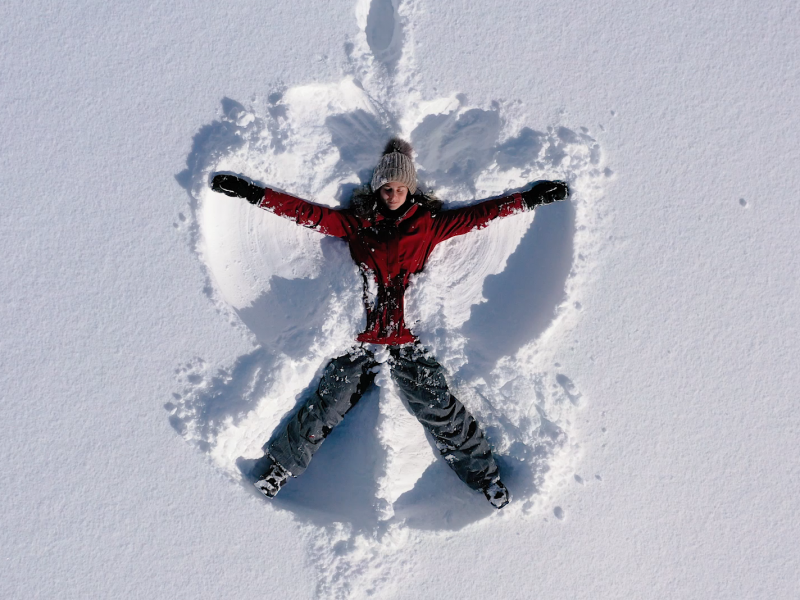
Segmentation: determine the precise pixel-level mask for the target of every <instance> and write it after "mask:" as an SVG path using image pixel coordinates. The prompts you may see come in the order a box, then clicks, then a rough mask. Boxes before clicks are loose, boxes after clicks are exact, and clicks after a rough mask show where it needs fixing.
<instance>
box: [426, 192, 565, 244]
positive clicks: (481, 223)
mask: <svg viewBox="0 0 800 600" xmlns="http://www.w3.org/2000/svg"><path fill="white" fill-rule="evenodd" d="M568 196H569V187H568V186H567V184H566V183H564V182H563V181H537V182H536V183H534V184H533V187H531V189H529V190H528V191H526V192H521V193H517V194H512V195H511V196H504V197H503V198H494V199H492V200H484V201H483V202H479V203H478V204H473V205H472V206H465V207H463V208H457V209H455V210H447V211H444V212H442V213H439V214H438V215H436V218H435V219H434V220H433V222H434V234H435V236H436V242H437V243H438V242H442V241H444V240H447V239H450V238H451V237H455V236H457V235H463V234H465V233H469V232H470V231H474V230H475V229H483V228H484V227H486V226H487V225H488V224H489V223H490V222H491V221H493V220H494V219H499V218H501V217H506V216H509V215H513V214H516V213H519V212H522V211H524V210H533V209H534V208H535V207H537V206H539V205H540V204H550V203H551V202H556V201H558V200H563V199H564V198H567V197H568Z"/></svg>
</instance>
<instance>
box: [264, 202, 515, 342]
mask: <svg viewBox="0 0 800 600" xmlns="http://www.w3.org/2000/svg"><path fill="white" fill-rule="evenodd" d="M258 205H259V206H260V207H261V208H263V209H266V210H269V211H271V212H273V213H275V214H276V215H279V216H281V217H286V218H289V219H292V220H293V221H295V222H296V223H298V224H300V225H303V226H304V227H309V228H311V229H315V230H316V231H319V232H321V233H324V234H326V235H332V236H335V237H338V238H343V239H344V240H346V241H347V243H348V244H349V246H350V255H351V256H352V257H353V260H354V261H355V262H356V264H357V265H358V266H359V268H360V269H361V275H362V277H363V278H364V307H365V308H366V311H367V326H366V329H365V330H364V331H363V332H362V333H361V334H360V335H359V336H358V338H357V339H358V341H359V342H369V343H372V344H388V345H392V346H395V345H400V344H408V343H410V342H414V341H416V337H415V336H414V334H413V333H411V331H410V330H409V329H408V327H406V324H405V317H404V309H403V303H404V296H405V291H406V287H407V286H408V281H409V277H410V276H411V275H413V274H415V273H419V272H420V271H422V269H423V268H424V267H425V263H426V262H427V261H428V257H429V256H430V255H431V252H432V251H433V249H434V248H435V247H436V245H437V244H439V243H440V242H443V241H445V240H447V239H450V238H452V237H455V236H457V235H463V234H465V233H469V232H470V231H473V230H475V229H482V228H483V227H486V225H488V224H489V222H491V221H493V220H494V219H497V218H500V217H505V216H508V215H512V214H516V213H519V212H523V211H525V210H526V208H525V204H524V203H523V201H522V196H521V195H520V194H513V195H511V196H506V197H503V198H496V199H492V200H484V201H483V202H480V203H478V204H474V205H472V206H465V207H462V208H457V209H455V210H446V211H442V212H439V213H436V214H434V213H431V211H430V210H428V209H427V208H425V207H423V206H421V205H419V204H416V203H413V204H411V206H410V207H409V208H408V209H407V210H406V211H405V212H404V213H403V214H402V215H401V216H400V217H398V218H397V219H392V218H387V217H386V216H384V215H383V214H381V213H380V211H377V212H375V213H374V215H371V216H369V217H363V216H358V215H356V213H355V212H354V211H353V210H351V209H342V210H338V209H333V208H329V207H326V206H319V205H317V204H312V203H310V202H307V201H305V200H301V199H300V198H295V197H294V196H290V195H288V194H283V193H281V192H276V191H274V190H271V189H269V188H267V189H266V190H265V193H264V199H263V200H262V201H261V202H260V203H259V204H258Z"/></svg>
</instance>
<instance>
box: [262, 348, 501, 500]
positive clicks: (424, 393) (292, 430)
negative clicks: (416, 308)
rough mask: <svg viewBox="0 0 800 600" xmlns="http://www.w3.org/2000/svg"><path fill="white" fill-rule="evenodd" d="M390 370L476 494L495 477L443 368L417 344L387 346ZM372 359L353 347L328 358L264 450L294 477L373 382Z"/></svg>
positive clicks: (485, 446)
mask: <svg viewBox="0 0 800 600" xmlns="http://www.w3.org/2000/svg"><path fill="white" fill-rule="evenodd" d="M389 352H390V359H389V368H390V371H391V375H392V379H393V380H394V381H395V383H396V384H397V388H398V390H399V392H400V395H401V396H402V397H403V399H404V400H405V401H406V403H407V404H408V407H409V408H410V409H411V412H412V413H413V414H414V416H415V417H417V419H418V420H419V422H420V423H422V425H423V426H424V427H425V429H427V430H428V431H429V432H430V433H431V435H432V436H433V439H434V440H435V442H436V447H437V448H438V449H439V452H440V453H441V455H442V457H443V458H444V459H445V460H446V461H447V464H449V465H450V467H451V468H452V469H453V471H455V473H456V475H458V477H459V478H460V479H461V481H463V482H464V483H466V484H467V485H468V486H469V487H471V488H473V489H476V490H481V489H483V488H485V487H486V486H488V485H489V483H490V482H491V480H492V479H494V478H496V477H497V476H498V471H497V464H496V463H495V460H494V457H493V456H492V451H491V448H490V447H489V443H488V442H487V441H486V438H485V437H484V435H483V431H481V428H480V427H479V426H478V422H477V421H476V420H475V418H474V417H473V416H472V415H471V414H470V413H469V412H468V411H467V409H466V408H464V405H463V404H461V402H459V401H458V400H457V399H456V398H455V396H453V395H452V394H451V393H450V391H449V389H448V387H447V382H446V381H445V377H444V368H443V367H442V366H441V365H440V364H439V363H438V362H436V360H435V359H434V358H433V357H432V356H430V355H427V354H426V353H425V351H424V349H423V348H422V347H421V346H419V345H406V346H392V347H391V348H390V349H389ZM377 365H378V363H377V361H376V360H375V357H374V355H373V354H372V353H371V352H369V351H368V350H366V349H365V348H356V349H355V350H353V351H351V352H350V353H348V354H345V355H344V356H340V357H338V358H334V359H333V360H331V361H330V362H329V363H328V364H327V366H326V367H325V370H324V371H323V373H322V379H321V380H320V382H319V386H318V387H317V391H316V393H314V394H312V395H311V397H310V398H309V399H308V400H306V401H305V402H304V403H303V405H302V406H301V407H300V410H299V411H297V413H296V414H295V415H294V416H292V417H291V418H290V419H289V420H288V422H287V423H286V424H285V426H284V427H283V428H282V430H281V431H279V432H278V434H277V435H276V436H275V437H274V438H273V441H272V442H271V443H270V445H269V447H268V450H267V451H268V452H269V454H271V455H272V457H273V458H274V459H275V460H276V461H277V462H278V463H279V464H280V465H281V466H282V467H284V468H285V469H287V470H288V471H289V472H291V474H292V475H294V476H295V477H296V476H298V475H300V474H301V473H303V471H305V470H306V468H307V467H308V465H309V463H310V462H311V458H312V457H313V456H314V453H315V452H316V451H317V450H318V449H319V447H320V445H321V444H322V442H323V441H325V438H326V437H327V436H328V434H329V433H330V432H331V431H332V430H333V428H334V427H336V425H338V424H339V423H341V421H342V419H343V418H344V415H345V414H346V413H347V411H348V410H350V409H351V408H352V407H353V406H354V405H355V404H356V402H358V400H359V399H360V398H361V396H362V394H363V393H364V392H365V391H366V390H367V389H368V388H369V387H370V386H371V385H372V383H373V381H374V380H375V371H376V369H375V367H376V366H377Z"/></svg>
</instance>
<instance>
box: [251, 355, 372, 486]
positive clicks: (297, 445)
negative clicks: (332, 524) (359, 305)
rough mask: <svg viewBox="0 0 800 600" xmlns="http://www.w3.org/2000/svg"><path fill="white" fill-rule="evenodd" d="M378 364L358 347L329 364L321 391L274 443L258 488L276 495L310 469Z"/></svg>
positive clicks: (294, 417) (306, 404) (306, 403)
mask: <svg viewBox="0 0 800 600" xmlns="http://www.w3.org/2000/svg"><path fill="white" fill-rule="evenodd" d="M376 365H377V363H376V362H375V357H374V356H373V355H372V353H370V352H368V351H367V350H365V349H363V348H356V349H355V350H354V351H352V352H349V353H348V354H345V355H344V356H340V357H338V358H334V359H333V360H331V361H330V362H329V363H328V364H327V365H326V366H325V369H324V371H323V373H322V379H321V380H320V382H319V386H318V387H317V391H316V392H315V393H314V394H312V395H311V397H309V398H308V400H306V401H305V402H304V403H303V406H301V407H300V410H298V411H297V413H296V414H295V415H294V416H293V417H292V418H291V419H289V421H288V422H287V423H286V425H285V426H284V428H283V430H282V431H280V432H278V434H277V435H276V436H275V438H274V439H273V441H272V443H270V445H269V448H268V450H267V454H268V456H269V457H270V458H271V459H272V464H271V465H270V467H269V468H268V470H267V472H266V473H265V474H264V475H263V476H262V477H261V478H260V479H259V480H258V482H256V487H258V488H259V489H260V490H261V491H262V492H263V493H264V494H265V495H267V496H270V497H272V496H274V495H275V494H276V493H277V492H278V489H280V487H281V486H282V485H283V483H284V482H285V481H286V479H287V478H288V477H289V476H290V475H291V476H293V477H297V476H298V475H300V474H301V473H303V472H304V471H305V470H306V468H307V467H308V465H309V463H310V462H311V459H312V457H313V456H314V454H315V453H316V452H317V450H319V447H320V446H321V445H322V442H324V441H325V438H326V437H328V434H329V433H330V432H331V431H332V430H333V428H334V427H336V426H337V425H338V424H339V423H341V422H342V419H343V418H344V415H345V414H346V413H347V411H348V410H350V409H351V408H352V407H353V406H354V405H355V404H356V402H358V400H359V399H360V398H361V396H362V394H363V393H364V392H365V391H366V390H367V388H369V387H370V385H372V382H373V381H374V380H375V373H374V369H373V367H375V366H376Z"/></svg>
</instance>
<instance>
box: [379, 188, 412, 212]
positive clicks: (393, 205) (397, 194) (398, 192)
mask: <svg viewBox="0 0 800 600" xmlns="http://www.w3.org/2000/svg"><path fill="white" fill-rule="evenodd" d="M378 192H379V193H380V196H381V200H383V203H384V204H385V205H386V208H388V209H389V210H396V209H398V208H400V207H401V206H403V204H405V201H406V198H407V197H408V188H407V187H406V186H405V185H403V184H402V183H397V182H396V181H390V182H389V183H385V184H384V185H382V186H381V187H380V189H379V190H378Z"/></svg>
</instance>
